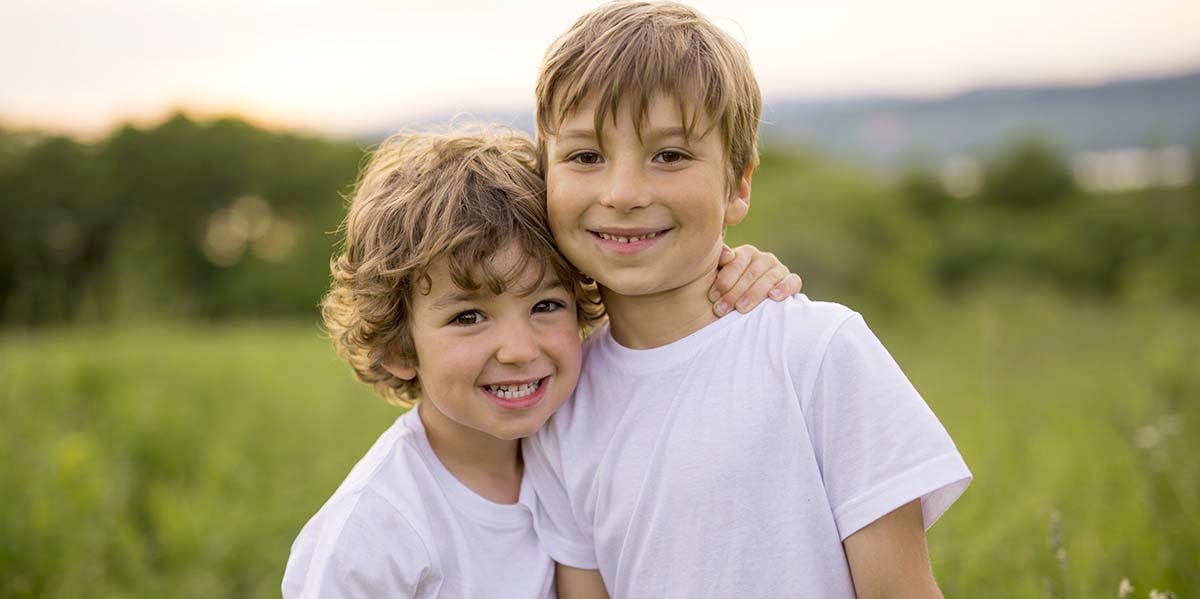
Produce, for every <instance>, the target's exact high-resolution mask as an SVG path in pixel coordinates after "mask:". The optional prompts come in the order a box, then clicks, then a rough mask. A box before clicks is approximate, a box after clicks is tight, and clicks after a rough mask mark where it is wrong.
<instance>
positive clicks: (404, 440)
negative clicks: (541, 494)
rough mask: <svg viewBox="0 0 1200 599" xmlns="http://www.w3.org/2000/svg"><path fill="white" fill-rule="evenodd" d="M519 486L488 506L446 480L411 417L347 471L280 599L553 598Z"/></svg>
mask: <svg viewBox="0 0 1200 599" xmlns="http://www.w3.org/2000/svg"><path fill="white" fill-rule="evenodd" d="M533 510H534V498H533V489H532V486H531V484H530V483H529V481H528V475H526V480H524V481H522V485H521V492H520V498H519V500H518V501H517V503H515V504H508V505H505V504H498V503H493V502H491V501H489V500H487V499H484V498H483V497H480V496H479V495H477V494H475V493H474V492H472V491H471V490H470V489H468V488H467V487H466V486H464V485H463V484H462V483H461V482H459V481H458V479H456V478H454V475H452V474H450V472H449V471H448V470H446V468H445V466H443V465H442V462H441V461H440V460H438V458H437V456H436V455H435V454H434V453H433V449H432V448H430V446H429V440H428V438H427V437H426V435H425V428H424V427H423V426H422V424H421V419H420V418H419V417H418V415H417V410H416V409H413V410H410V411H408V412H407V413H405V414H404V415H402V416H400V417H399V418H397V419H396V422H395V424H393V425H392V426H391V427H390V428H389V429H388V430H387V431H386V432H384V433H383V435H382V436H381V437H380V438H379V440H378V441H376V442H375V445H373V446H372V447H371V449H370V451H368V452H367V455H366V456H364V457H363V459H362V460H360V461H359V462H358V464H357V465H355V466H354V469H353V470H351V471H350V475H349V476H347V477H346V480H345V481H344V482H342V485H341V486H340V487H338V490H337V491H336V492H335V493H334V494H333V497H331V498H330V499H329V501H328V502H326V503H325V505H324V506H323V507H322V508H321V509H320V511H318V512H317V514H316V515H315V516H313V518H312V519H311V520H309V521H308V524H306V525H305V526H304V529H303V530H301V531H300V536H299V537H297V538H296V542H295V543H294V544H293V545H292V553H291V555H290V556H289V557H288V564H287V570H286V572H284V575H283V596H284V598H285V599H349V598H352V597H353V598H359V597H361V598H364V599H366V598H379V597H387V598H388V599H392V598H402V597H403V598H408V597H421V598H424V597H441V598H454V599H460V598H462V599H465V598H471V597H480V598H487V599H492V598H495V597H506V598H507V597H512V598H514V599H516V598H528V599H535V598H536V599H543V598H546V597H554V596H555V593H554V564H553V562H552V561H551V560H550V557H549V556H547V555H546V553H545V552H544V551H543V550H542V548H541V547H540V546H539V544H538V540H537V534H536V533H535V532H534V528H533Z"/></svg>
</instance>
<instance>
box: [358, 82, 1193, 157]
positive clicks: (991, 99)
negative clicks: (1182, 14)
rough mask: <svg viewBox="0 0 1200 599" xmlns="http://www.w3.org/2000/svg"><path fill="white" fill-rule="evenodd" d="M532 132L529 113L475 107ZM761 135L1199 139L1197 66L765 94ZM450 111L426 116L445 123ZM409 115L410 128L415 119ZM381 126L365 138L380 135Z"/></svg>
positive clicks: (887, 146)
mask: <svg viewBox="0 0 1200 599" xmlns="http://www.w3.org/2000/svg"><path fill="white" fill-rule="evenodd" d="M473 116H474V117H475V118H478V119H486V120H494V121H499V122H502V123H506V124H509V125H512V126H514V127H517V128H520V129H523V130H526V131H532V129H533V118H532V115H531V114H529V112H527V111H508V112H477V113H473ZM763 118H764V121H765V123H764V124H763V128H762V135H763V140H764V142H765V143H767V144H771V145H776V146H779V145H783V146H803V147H807V148H811V149H814V150H816V151H818V152H822V153H826V154H832V155H834V156H837V157H840V158H844V159H849V160H854V161H858V162H865V163H868V164H872V165H875V166H882V167H887V166H894V165H897V164H900V163H902V162H904V161H907V160H911V159H928V160H939V159H941V158H944V157H946V156H950V155H953V154H957V153H962V152H969V153H976V154H978V153H982V152H986V151H988V150H989V149H991V148H994V147H996V146H997V145H999V144H1001V143H1003V142H1005V141H1007V140H1009V139H1012V138H1013V137H1017V136H1021V135H1026V134H1039V135H1042V136H1044V137H1047V138H1049V139H1051V140H1053V141H1054V142H1055V143H1056V144H1058V145H1059V147H1061V148H1063V149H1065V150H1067V151H1071V152H1075V151H1081V150H1101V149H1113V148H1122V147H1130V146H1141V145H1151V146H1158V145H1169V144H1185V145H1188V144H1193V143H1196V142H1197V141H1200V70H1198V71H1195V72H1191V73H1187V74H1183V75H1178V76H1170V77H1154V78H1139V79H1123V80H1117V81H1113V82H1109V83H1104V84H1100V85H1093V86H1036V87H994V88H983V89H978V90H973V91H969V92H966V93H963V94H960V95H956V96H951V97H946V98H938V99H928V100H911V99H901V98H891V97H859V98H845V99H836V100H819V101H814V100H785V101H774V102H768V103H767V105H766V106H765V107H764V110H763ZM447 120H449V115H432V116H430V117H428V118H425V119H421V122H426V123H438V122H445V121H447ZM412 125H413V123H412V122H409V123H407V124H406V126H410V127H411V126H412ZM390 130H391V129H383V130H380V131H377V132H375V133H372V134H368V135H367V137H368V138H375V139H377V138H381V137H382V136H383V135H384V134H385V133H384V132H385V131H390Z"/></svg>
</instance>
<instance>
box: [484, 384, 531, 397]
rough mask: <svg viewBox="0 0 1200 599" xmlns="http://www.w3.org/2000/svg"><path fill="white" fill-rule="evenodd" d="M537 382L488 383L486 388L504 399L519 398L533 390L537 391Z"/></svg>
mask: <svg viewBox="0 0 1200 599" xmlns="http://www.w3.org/2000/svg"><path fill="white" fill-rule="evenodd" d="M537 388H538V383H537V381H534V382H532V383H525V384H523V385H488V386H487V390H488V391H490V392H491V393H492V394H493V395H495V396H497V397H502V398H504V399H520V398H522V397H525V396H527V395H529V394H531V393H533V392H534V391H537Z"/></svg>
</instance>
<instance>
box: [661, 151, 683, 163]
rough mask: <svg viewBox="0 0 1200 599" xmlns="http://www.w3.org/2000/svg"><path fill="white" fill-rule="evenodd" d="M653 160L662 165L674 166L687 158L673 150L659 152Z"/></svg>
mask: <svg viewBox="0 0 1200 599" xmlns="http://www.w3.org/2000/svg"><path fill="white" fill-rule="evenodd" d="M654 158H655V160H657V161H658V162H662V163H663V164H674V163H676V162H680V161H683V160H684V159H686V158H687V156H686V155H684V153H683V152H677V151H675V150H664V151H662V152H659V153H658V156H655V157H654Z"/></svg>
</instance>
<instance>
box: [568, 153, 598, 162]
mask: <svg viewBox="0 0 1200 599" xmlns="http://www.w3.org/2000/svg"><path fill="white" fill-rule="evenodd" d="M571 161H572V162H577V163H579V164H599V163H600V155H599V154H597V153H596V152H579V153H578V154H575V155H574V156H571Z"/></svg>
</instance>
